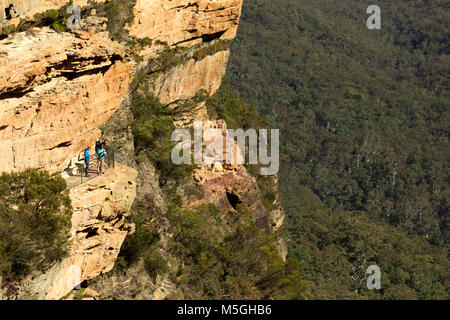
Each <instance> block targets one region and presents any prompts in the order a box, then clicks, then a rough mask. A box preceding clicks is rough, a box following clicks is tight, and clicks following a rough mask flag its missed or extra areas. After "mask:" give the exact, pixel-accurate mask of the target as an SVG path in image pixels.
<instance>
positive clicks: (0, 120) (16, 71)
mask: <svg viewBox="0 0 450 320" xmlns="http://www.w3.org/2000/svg"><path fill="white" fill-rule="evenodd" d="M106 35H107V34H106V33H98V34H91V33H87V32H78V33H77V34H71V33H62V34H60V33H56V32H54V31H52V30H50V29H49V28H43V29H41V30H39V31H38V32H37V33H33V34H29V33H20V34H15V35H13V36H11V37H9V38H7V39H4V40H2V41H0V52H1V53H0V74H1V79H0V99H1V100H0V158H1V160H2V161H0V172H1V171H19V170H23V169H25V168H27V167H34V168H44V169H46V170H49V171H51V172H55V171H61V170H62V169H64V168H65V167H67V165H68V164H69V162H70V159H72V158H74V157H76V156H77V155H78V154H79V152H80V151H82V150H83V149H84V148H85V147H86V146H87V145H93V143H94V142H95V140H96V139H97V138H98V136H99V135H100V131H99V129H98V127H99V126H100V125H101V124H103V123H104V122H106V121H107V120H108V119H109V118H110V117H111V116H112V115H113V114H114V112H115V111H116V110H117V109H118V108H119V106H120V102H121V100H122V97H123V95H124V93H125V91H126V90H127V87H128V84H129V82H130V66H128V65H125V64H123V63H122V62H121V59H122V56H123V52H122V50H121V47H120V46H119V45H118V44H116V43H113V42H112V41H111V40H109V38H108V37H107V36H106Z"/></svg>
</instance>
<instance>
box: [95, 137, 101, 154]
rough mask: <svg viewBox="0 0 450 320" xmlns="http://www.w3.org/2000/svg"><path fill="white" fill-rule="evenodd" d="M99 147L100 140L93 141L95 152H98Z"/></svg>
mask: <svg viewBox="0 0 450 320" xmlns="http://www.w3.org/2000/svg"><path fill="white" fill-rule="evenodd" d="M100 148H101V142H100V140H97V141H95V153H98V149H100Z"/></svg>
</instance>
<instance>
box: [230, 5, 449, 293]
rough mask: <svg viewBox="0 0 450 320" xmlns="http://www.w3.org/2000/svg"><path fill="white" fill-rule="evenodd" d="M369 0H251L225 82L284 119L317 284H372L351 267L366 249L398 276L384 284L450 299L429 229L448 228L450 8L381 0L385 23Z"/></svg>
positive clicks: (440, 236)
mask: <svg viewBox="0 0 450 320" xmlns="http://www.w3.org/2000/svg"><path fill="white" fill-rule="evenodd" d="M369 4H372V3H369V2H368V1H356V0H344V1H337V2H336V1H335V2H332V3H331V2H329V1H294V0H277V1H270V0H248V1H245V2H244V10H243V16H242V19H241V23H240V27H239V32H238V37H237V39H235V40H234V41H233V42H232V45H231V52H232V57H231V61H230V64H229V70H228V74H227V78H228V83H229V84H230V86H231V87H232V88H234V89H235V90H236V91H237V92H239V94H240V96H241V97H243V98H245V99H246V100H248V101H249V102H250V103H251V104H254V105H255V106H256V108H257V109H258V111H260V112H261V113H262V114H263V115H266V116H269V117H271V121H272V122H271V125H273V126H277V127H278V128H279V129H280V130H281V144H282V145H281V150H280V153H281V156H282V159H281V168H280V170H281V171H280V187H281V199H282V204H283V205H284V207H285V208H286V209H287V214H288V222H287V223H286V228H287V229H288V232H289V234H290V235H291V241H290V252H291V255H292V256H293V257H295V258H296V259H297V261H299V263H300V265H301V266H302V267H303V268H304V271H305V273H306V274H307V275H308V277H309V278H310V279H311V280H312V281H313V282H314V283H315V284H316V287H315V289H314V290H315V294H316V296H317V297H326V298H336V297H344V296H347V295H349V296H353V297H372V296H371V295H370V294H369V293H367V292H364V291H361V289H358V293H355V290H356V288H358V286H359V285H360V284H359V283H360V280H355V279H353V278H352V273H351V272H353V271H351V270H353V269H354V268H357V269H358V270H359V269H360V268H362V266H363V264H362V262H361V261H360V260H359V259H360V258H358V257H363V256H364V254H366V255H367V254H368V256H367V261H372V262H373V263H375V264H379V265H380V267H381V268H382V270H384V271H385V272H386V273H385V274H384V276H385V277H386V279H389V281H388V282H389V285H387V283H386V287H385V288H386V290H384V291H383V292H379V293H376V294H375V296H373V297H377V298H395V297H397V298H398V297H411V298H424V299H425V298H431V297H434V298H436V297H440V298H445V297H448V292H449V283H448V270H446V268H447V258H446V253H445V250H439V249H436V248H433V247H431V246H428V245H426V243H425V242H429V243H431V244H433V245H436V246H438V247H441V248H442V247H443V248H448V241H449V235H450V234H449V227H448V226H449V216H448V211H449V195H450V194H449V188H448V181H449V177H448V172H449V171H448V159H449V158H448V155H449V154H450V148H449V143H448V136H449V127H448V124H449V123H450V122H449V109H448V106H449V105H450V99H449V93H448V73H449V72H448V71H449V66H450V63H449V56H448V53H449V48H448V31H447V30H448V24H449V21H450V19H449V13H448V10H446V8H445V3H444V1H434V2H432V3H431V2H429V1H422V0H419V1H413V2H408V3H406V2H394V1H380V2H379V3H378V5H379V6H380V7H381V9H382V29H381V30H368V29H367V28H366V19H367V17H368V15H366V13H365V11H366V8H367V7H368V5H369ZM309 202H313V203H315V202H318V203H320V204H321V209H320V210H319V211H317V210H318V209H317V210H316V211H313V212H309V211H308V210H307V207H308V205H309ZM344 212H350V213H348V214H347V213H344ZM355 214H356V217H355ZM346 215H348V216H349V218H348V219H342V217H345V216H346ZM358 216H360V218H359V219H360V220H358V218H357V217H358ZM353 219H355V220H358V221H359V222H358V223H354V222H353ZM382 221H386V222H387V223H388V224H390V225H391V226H394V228H392V227H389V226H387V225H386V224H383V222H382ZM339 229H345V234H341V233H339V232H338V230H339ZM383 232H386V233H388V234H389V235H390V236H382V235H381V234H382V233H383ZM351 233H354V234H356V236H350V234H351ZM346 234H347V235H346ZM413 234H416V235H419V236H420V237H415V236H412V235H413ZM340 237H343V238H344V239H345V241H343V240H342V239H340ZM398 239H402V240H398ZM373 242H375V243H373ZM399 243H400V244H399ZM372 245H374V246H375V247H377V248H378V249H376V250H375V249H371V248H372ZM390 248H391V249H390ZM392 248H394V249H392ZM361 250H362V251H361ZM373 250H375V251H373ZM392 250H393V251H392ZM360 251H361V252H360ZM368 252H371V253H370V254H369V253H368ZM373 252H376V254H372V253H373ZM400 253H402V254H403V255H405V257H407V258H402V259H400V258H399V260H397V261H392V260H390V259H385V258H386V256H388V255H390V254H392V255H395V256H397V257H399V254H400ZM424 255H425V256H427V257H426V261H427V262H426V263H425V262H424V263H425V264H424V265H420V263H418V262H417V260H421V259H422V258H424ZM333 261H334V262H333ZM362 261H364V260H362ZM367 261H366V262H367ZM325 266H326V267H325ZM431 269H433V271H430V270H431ZM333 274H336V276H332V275H333ZM418 278H421V280H417V279H418ZM329 279H333V280H329ZM414 281H416V282H414ZM417 281H419V282H420V283H423V282H424V281H425V282H427V283H428V284H427V285H423V286H419V287H418V286H417V285H416V284H415V283H417ZM431 283H432V284H431ZM394 288H395V289H394ZM403 289H404V290H403Z"/></svg>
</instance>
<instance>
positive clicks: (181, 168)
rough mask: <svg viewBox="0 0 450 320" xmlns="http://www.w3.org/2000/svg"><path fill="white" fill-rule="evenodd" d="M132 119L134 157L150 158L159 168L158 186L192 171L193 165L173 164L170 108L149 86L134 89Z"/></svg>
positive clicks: (139, 158) (172, 128)
mask: <svg viewBox="0 0 450 320" xmlns="http://www.w3.org/2000/svg"><path fill="white" fill-rule="evenodd" d="M131 104H132V108H131V109H132V111H133V114H134V117H135V121H134V122H133V124H132V130H133V135H134V143H135V150H136V156H137V158H138V160H142V161H145V159H148V160H150V161H151V162H152V163H153V165H154V166H155V167H156V169H157V170H158V173H159V175H160V179H159V181H160V184H161V186H163V185H165V184H166V183H167V182H168V181H169V180H170V179H175V180H177V179H178V180H179V179H180V178H183V177H185V176H187V175H189V174H190V173H191V172H192V167H191V166H187V165H176V164H174V163H173V162H172V159H171V153H172V149H173V147H174V145H175V143H174V142H172V140H171V138H172V132H173V130H174V129H175V128H174V125H173V119H172V114H171V111H170V109H169V108H168V107H166V106H164V105H162V104H161V102H160V101H159V100H158V99H157V98H156V97H155V96H153V95H152V94H150V93H148V89H146V88H144V90H137V91H136V92H135V93H134V94H133V98H132V101H131Z"/></svg>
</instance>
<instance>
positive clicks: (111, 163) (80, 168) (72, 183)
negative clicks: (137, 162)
mask: <svg viewBox="0 0 450 320" xmlns="http://www.w3.org/2000/svg"><path fill="white" fill-rule="evenodd" d="M98 161H99V160H98V158H97V155H96V154H95V155H91V161H90V163H89V170H88V176H87V177H86V170H85V169H86V166H85V161H84V158H82V157H78V162H77V163H76V164H75V165H76V167H77V168H74V169H72V172H75V173H74V174H73V173H72V174H70V173H67V172H66V174H67V175H69V177H68V178H66V182H67V186H68V188H69V189H70V188H74V187H76V186H79V185H80V184H83V183H86V182H88V181H90V180H92V179H95V178H97V177H98V176H99V174H98V173H97V168H98ZM115 167H116V161H115V155H114V150H113V149H112V148H107V149H106V156H105V159H104V161H103V173H105V172H106V171H108V170H109V169H111V168H115Z"/></svg>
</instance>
